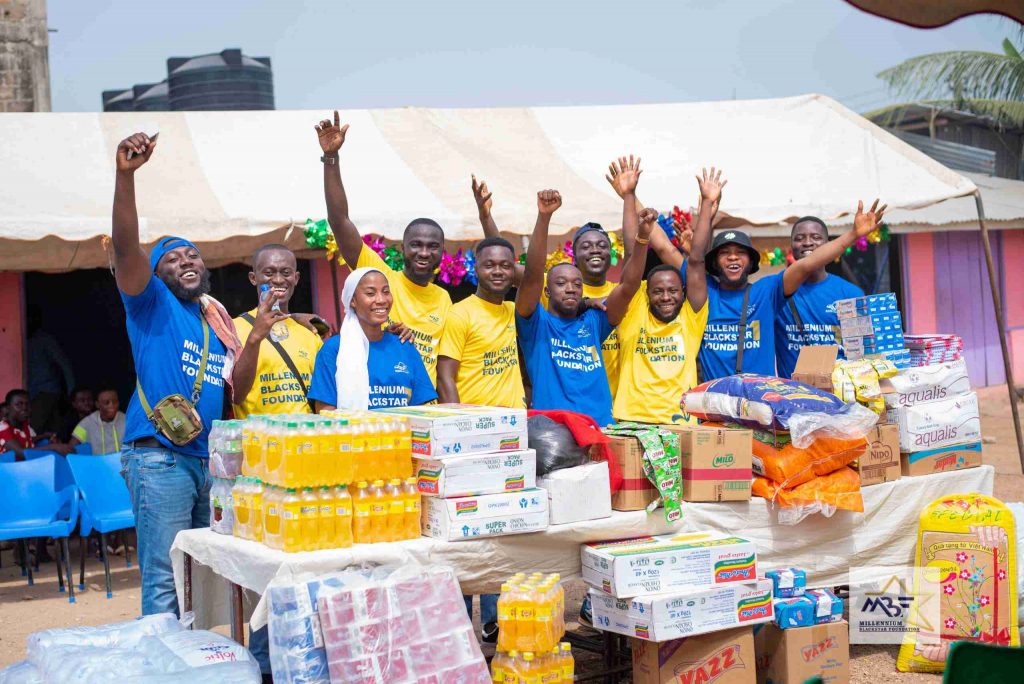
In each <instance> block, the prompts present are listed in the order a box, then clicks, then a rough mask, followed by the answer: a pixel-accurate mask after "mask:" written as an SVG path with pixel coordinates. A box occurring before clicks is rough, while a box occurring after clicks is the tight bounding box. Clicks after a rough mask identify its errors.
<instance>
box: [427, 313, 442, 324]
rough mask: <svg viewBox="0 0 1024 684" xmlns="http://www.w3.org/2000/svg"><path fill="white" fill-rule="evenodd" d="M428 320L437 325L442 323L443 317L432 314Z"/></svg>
mask: <svg viewBox="0 0 1024 684" xmlns="http://www.w3.org/2000/svg"><path fill="white" fill-rule="evenodd" d="M427 320H428V321H430V322H431V323H434V324H435V325H440V324H441V317H440V316H438V315H437V314H430V315H429V316H427Z"/></svg>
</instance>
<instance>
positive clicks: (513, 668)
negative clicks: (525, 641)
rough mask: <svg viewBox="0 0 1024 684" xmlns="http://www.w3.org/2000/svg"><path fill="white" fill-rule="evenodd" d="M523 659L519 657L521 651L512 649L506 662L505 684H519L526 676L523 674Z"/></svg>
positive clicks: (503, 671) (504, 669)
mask: <svg viewBox="0 0 1024 684" xmlns="http://www.w3.org/2000/svg"><path fill="white" fill-rule="evenodd" d="M522 670H523V659H522V657H521V656H520V655H519V651H517V650H515V649H512V650H511V651H509V652H508V658H507V659H506V660H505V663H504V667H503V668H502V673H503V674H504V676H505V684H519V683H520V682H521V681H523V680H522V677H523V676H525V675H524V673H523V671H522Z"/></svg>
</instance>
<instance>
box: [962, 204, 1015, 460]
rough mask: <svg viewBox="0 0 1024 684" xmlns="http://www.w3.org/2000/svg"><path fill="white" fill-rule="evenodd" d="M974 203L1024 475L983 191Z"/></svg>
mask: <svg viewBox="0 0 1024 684" xmlns="http://www.w3.org/2000/svg"><path fill="white" fill-rule="evenodd" d="M974 203H975V204H976V205H977V208H978V226H979V227H980V228H981V244H982V246H983V247H984V248H985V262H986V264H987V265H988V284H989V286H990V287H991V289H992V306H993V307H995V310H996V327H997V328H998V329H999V345H1000V346H1001V347H1002V349H1003V366H1004V368H1005V369H1006V389H1007V390H1008V391H1009V393H1010V413H1011V415H1012V416H1013V429H1014V432H1015V433H1016V435H1017V455H1018V456H1019V458H1020V469H1021V472H1022V473H1024V437H1022V435H1021V427H1020V413H1019V412H1018V410H1017V388H1016V386H1015V385H1014V382H1013V364H1011V363H1010V349H1009V347H1008V342H1007V340H1006V337H1007V335H1006V325H1005V324H1004V322H1003V303H1002V300H1001V298H1000V296H999V281H998V280H997V279H996V269H995V265H994V264H993V263H992V245H991V244H989V241H988V227H987V226H986V225H985V205H984V204H982V202H981V191H980V190H975V191H974Z"/></svg>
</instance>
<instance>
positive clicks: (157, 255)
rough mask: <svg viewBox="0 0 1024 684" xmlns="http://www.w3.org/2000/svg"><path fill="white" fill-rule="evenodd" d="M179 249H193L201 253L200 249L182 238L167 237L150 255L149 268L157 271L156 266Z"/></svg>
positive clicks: (157, 244)
mask: <svg viewBox="0 0 1024 684" xmlns="http://www.w3.org/2000/svg"><path fill="white" fill-rule="evenodd" d="M179 247H191V248H192V249H194V250H196V251H197V252H198V251H199V248H198V247H196V246H195V245H194V244H192V243H191V242H189V241H188V240H186V239H185V238H181V237H175V236H173V235H172V236H171V237H165V238H163V239H162V240H160V242H158V243H156V245H155V246H154V247H153V251H152V252H150V253H149V267H150V269H152V270H153V271H155V270H156V265H157V264H159V263H160V260H161V259H163V257H164V254H167V253H168V252H170V251H171V250H172V249H178V248H179Z"/></svg>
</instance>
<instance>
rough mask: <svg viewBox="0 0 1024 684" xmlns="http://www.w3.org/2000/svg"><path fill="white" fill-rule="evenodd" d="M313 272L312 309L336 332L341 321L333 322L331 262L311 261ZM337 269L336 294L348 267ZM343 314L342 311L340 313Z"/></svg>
mask: <svg viewBox="0 0 1024 684" xmlns="http://www.w3.org/2000/svg"><path fill="white" fill-rule="evenodd" d="M312 265H313V269H312V270H313V272H312V273H311V274H310V277H311V278H312V285H313V309H314V313H316V314H319V315H320V316H321V317H323V318H324V320H326V321H327V322H328V323H330V324H331V325H332V326H334V329H335V330H337V329H339V328H340V327H341V321H337V320H335V315H334V292H333V285H332V283H331V262H329V261H327V259H323V258H320V259H314V260H312ZM337 269H338V293H339V294H341V288H342V286H343V285H344V284H345V276H347V275H348V273H349V270H348V266H342V265H339V266H338V267H337ZM341 313H342V315H344V314H345V312H344V310H343V311H342V312H341Z"/></svg>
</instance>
